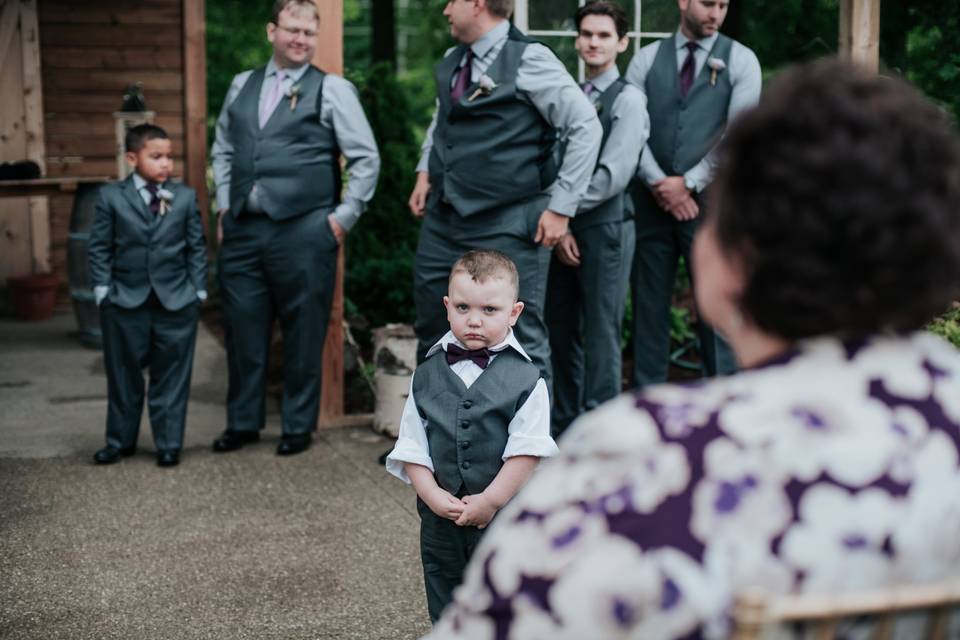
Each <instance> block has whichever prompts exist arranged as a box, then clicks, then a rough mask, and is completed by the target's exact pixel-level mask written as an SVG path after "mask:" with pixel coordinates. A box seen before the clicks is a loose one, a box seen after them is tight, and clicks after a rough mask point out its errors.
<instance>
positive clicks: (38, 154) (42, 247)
mask: <svg viewBox="0 0 960 640" xmlns="http://www.w3.org/2000/svg"><path fill="white" fill-rule="evenodd" d="M37 31H38V30H37V5H36V0H0V87H2V91H0V161H4V162H18V161H22V160H31V161H33V162H35V163H37V165H39V166H40V168H41V170H42V169H43V166H44V156H45V154H44V151H43V139H44V135H43V91H42V87H41V84H40V47H39V40H38V37H37ZM47 214H48V211H47V201H46V199H45V198H36V197H34V198H2V199H0V287H4V286H6V279H7V278H8V277H10V276H21V275H28V274H31V273H44V272H47V271H49V269H50V254H49V224H48V218H47Z"/></svg>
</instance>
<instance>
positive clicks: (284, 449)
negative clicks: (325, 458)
mask: <svg viewBox="0 0 960 640" xmlns="http://www.w3.org/2000/svg"><path fill="white" fill-rule="evenodd" d="M311 439H312V437H311V436H310V434H309V433H298V434H296V435H292V436H283V437H282V438H281V439H280V444H279V445H278V446H277V455H279V456H292V455H293V454H295V453H300V452H301V451H306V450H307V449H309V448H310V441H311Z"/></svg>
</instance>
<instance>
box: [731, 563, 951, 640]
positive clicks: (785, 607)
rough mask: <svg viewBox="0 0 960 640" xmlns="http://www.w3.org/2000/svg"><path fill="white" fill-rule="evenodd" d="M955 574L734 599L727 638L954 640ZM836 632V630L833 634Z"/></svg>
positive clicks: (749, 593) (758, 593)
mask: <svg viewBox="0 0 960 640" xmlns="http://www.w3.org/2000/svg"><path fill="white" fill-rule="evenodd" d="M958 612H960V577H958V579H957V580H956V581H952V582H949V583H941V584H936V585H922V586H898V587H891V588H887V589H876V590H871V591H861V592H850V593H844V594H826V593H824V594H816V595H813V594H811V595H792V596H776V597H771V596H769V595H767V594H765V593H763V592H762V591H747V592H744V593H742V594H741V595H740V596H739V597H738V598H737V600H736V604H735V607H734V632H733V636H732V639H731V640H774V639H776V640H785V639H791V640H793V639H804V640H831V639H833V638H838V637H842V638H858V639H860V638H863V639H867V638H869V639H871V640H900V639H901V638H903V639H906V640H957V639H958V638H960V615H955V614H958ZM838 634H839V635H838Z"/></svg>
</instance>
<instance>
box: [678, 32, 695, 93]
mask: <svg viewBox="0 0 960 640" xmlns="http://www.w3.org/2000/svg"><path fill="white" fill-rule="evenodd" d="M684 46H685V47H686V48H687V59H686V60H684V61H683V66H682V67H680V96H681V97H684V98H686V97H687V94H688V93H690V87H692V86H693V72H694V70H695V69H696V68H697V61H696V58H694V55H693V54H694V52H695V51H696V50H697V43H696V42H688V43H687V44H685V45H684Z"/></svg>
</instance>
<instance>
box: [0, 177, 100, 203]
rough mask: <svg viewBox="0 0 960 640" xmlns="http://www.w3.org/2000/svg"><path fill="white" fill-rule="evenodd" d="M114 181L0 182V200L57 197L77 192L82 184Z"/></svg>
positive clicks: (44, 180)
mask: <svg viewBox="0 0 960 640" xmlns="http://www.w3.org/2000/svg"><path fill="white" fill-rule="evenodd" d="M112 180H113V178H110V177H108V176H89V177H83V178H36V179H34V180H0V198H24V197H31V198H32V197H36V196H55V195H57V194H58V193H72V192H74V191H76V190H77V186H78V185H80V184H86V183H99V182H111V181H112Z"/></svg>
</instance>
